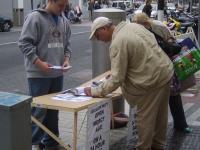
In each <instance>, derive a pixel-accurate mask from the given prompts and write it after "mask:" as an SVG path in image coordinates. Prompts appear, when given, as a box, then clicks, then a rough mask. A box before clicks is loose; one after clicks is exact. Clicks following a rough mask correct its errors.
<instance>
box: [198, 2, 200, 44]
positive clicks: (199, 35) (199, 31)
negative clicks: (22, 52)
mask: <svg viewBox="0 0 200 150" xmlns="http://www.w3.org/2000/svg"><path fill="white" fill-rule="evenodd" d="M198 43H199V45H200V0H199V17H198Z"/></svg>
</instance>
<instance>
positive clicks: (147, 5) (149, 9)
mask: <svg viewBox="0 0 200 150" xmlns="http://www.w3.org/2000/svg"><path fill="white" fill-rule="evenodd" d="M151 3H152V0H146V3H145V6H144V8H143V9H142V12H144V13H146V14H147V16H149V17H151V12H152V6H151Z"/></svg>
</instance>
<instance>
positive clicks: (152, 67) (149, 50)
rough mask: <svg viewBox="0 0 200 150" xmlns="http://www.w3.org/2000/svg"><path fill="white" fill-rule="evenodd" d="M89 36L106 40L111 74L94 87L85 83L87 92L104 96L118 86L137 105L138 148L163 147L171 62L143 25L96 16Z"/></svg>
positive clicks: (132, 103)
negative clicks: (108, 44) (117, 21)
mask: <svg viewBox="0 0 200 150" xmlns="http://www.w3.org/2000/svg"><path fill="white" fill-rule="evenodd" d="M91 32H92V33H91V36H90V39H92V40H93V39H97V40H100V41H104V42H110V41H111V45H110V59H111V77H110V78H109V79H107V80H105V82H103V83H102V84H100V85H99V86H97V87H86V88H85V89H84V91H85V93H86V94H87V95H90V96H96V97H98V96H100V97H101V96H105V95H107V94H109V93H111V92H112V91H114V90H116V89H117V88H118V87H121V89H122V93H123V96H124V97H125V99H126V100H127V101H128V103H129V104H130V105H131V107H135V106H136V107H137V129H138V136H139V140H138V143H137V145H136V148H137V149H138V150H151V149H152V150H154V149H161V150H162V149H164V146H165V141H166V129H167V117H168V99H169V92H170V87H169V82H170V79H171V77H172V75H173V65H172V62H171V61H170V60H169V58H168V56H167V55H166V54H165V53H164V52H163V51H162V49H161V48H160V47H159V46H158V44H157V42H156V39H155V37H154V35H153V34H152V33H151V32H149V31H148V30H146V29H145V28H144V27H143V26H141V25H138V24H134V23H126V22H121V23H119V24H118V25H117V26H114V25H113V24H112V21H111V20H110V19H108V18H106V17H99V18H96V19H95V20H94V22H93V24H92V28H91Z"/></svg>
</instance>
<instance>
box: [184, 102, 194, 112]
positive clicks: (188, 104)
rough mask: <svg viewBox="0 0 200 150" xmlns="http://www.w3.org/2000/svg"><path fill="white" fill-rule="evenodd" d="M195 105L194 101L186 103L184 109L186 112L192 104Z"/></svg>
mask: <svg viewBox="0 0 200 150" xmlns="http://www.w3.org/2000/svg"><path fill="white" fill-rule="evenodd" d="M193 105H194V103H186V104H184V105H183V109H184V111H185V112H186V111H187V110H188V109H190V108H191V107H192V106H193Z"/></svg>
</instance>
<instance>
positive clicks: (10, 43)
mask: <svg viewBox="0 0 200 150" xmlns="http://www.w3.org/2000/svg"><path fill="white" fill-rule="evenodd" d="M10 44H17V41H16V42H9V43H1V44H0V46H3V45H10Z"/></svg>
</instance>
